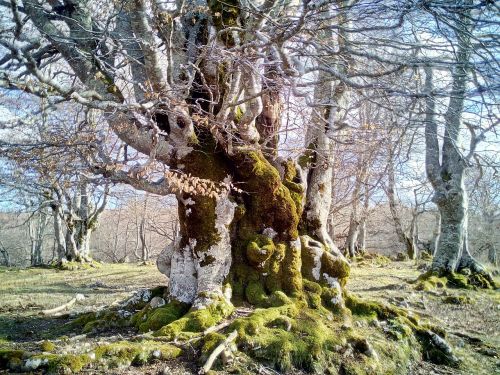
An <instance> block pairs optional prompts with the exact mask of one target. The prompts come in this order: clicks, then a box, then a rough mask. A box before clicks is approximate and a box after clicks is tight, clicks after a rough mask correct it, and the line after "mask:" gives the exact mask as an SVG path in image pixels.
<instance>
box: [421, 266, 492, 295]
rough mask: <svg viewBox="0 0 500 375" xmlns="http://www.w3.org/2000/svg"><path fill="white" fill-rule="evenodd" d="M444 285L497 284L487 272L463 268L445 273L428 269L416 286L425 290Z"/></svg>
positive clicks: (487, 286)
mask: <svg viewBox="0 0 500 375" xmlns="http://www.w3.org/2000/svg"><path fill="white" fill-rule="evenodd" d="M444 287H452V288H460V289H473V288H482V289H494V288H496V285H495V282H494V280H493V278H492V277H491V276H490V275H488V274H487V273H471V272H470V270H468V269H463V270H461V271H460V272H444V273H438V272H435V271H432V270H431V271H428V272H426V273H424V274H422V275H420V276H419V277H418V279H417V282H416V286H415V288H416V289H417V290H423V291H429V290H434V289H436V288H444Z"/></svg>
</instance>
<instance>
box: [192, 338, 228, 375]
mask: <svg viewBox="0 0 500 375" xmlns="http://www.w3.org/2000/svg"><path fill="white" fill-rule="evenodd" d="M236 337H238V331H233V332H231V333H230V334H229V336H227V338H226V339H225V340H224V341H223V342H222V343H221V344H220V345H219V346H217V347H216V348H215V349H214V351H213V352H212V354H210V356H209V357H208V359H207V362H205V364H204V365H203V367H202V368H201V369H200V371H198V374H207V373H208V372H209V371H210V369H211V368H212V366H213V364H214V362H215V360H216V359H217V357H218V356H219V355H220V354H221V353H222V352H223V351H224V350H225V349H226V348H228V347H229V345H230V344H231V343H232V342H233V341H234V340H236Z"/></svg>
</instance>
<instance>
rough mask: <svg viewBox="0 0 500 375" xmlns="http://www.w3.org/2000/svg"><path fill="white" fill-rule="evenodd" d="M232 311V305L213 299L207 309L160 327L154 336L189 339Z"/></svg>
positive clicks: (189, 313) (192, 312)
mask: <svg viewBox="0 0 500 375" xmlns="http://www.w3.org/2000/svg"><path fill="white" fill-rule="evenodd" d="M233 311H234V307H233V305H232V304H231V303H230V302H228V301H226V300H225V299H224V298H223V297H220V298H219V299H218V300H216V299H214V302H212V303H211V304H210V305H208V306H207V307H205V308H203V309H199V310H191V311H189V312H188V313H187V314H185V315H184V316H183V317H182V318H180V319H176V320H174V321H172V322H171V323H169V324H167V325H165V326H163V327H161V328H160V329H158V330H157V331H156V332H155V333H154V336H165V337H167V338H169V339H175V338H180V339H183V338H189V337H191V336H193V335H196V334H199V333H200V332H203V331H204V330H206V329H207V328H210V327H212V326H214V325H216V324H217V323H219V322H220V321H221V320H223V319H224V318H226V317H228V316H229V315H231V314H232V312H233Z"/></svg>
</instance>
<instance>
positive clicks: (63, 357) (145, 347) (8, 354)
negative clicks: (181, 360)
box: [0, 341, 181, 374]
mask: <svg viewBox="0 0 500 375" xmlns="http://www.w3.org/2000/svg"><path fill="white" fill-rule="evenodd" d="M54 349H55V348H54ZM180 354H181V349H179V348H177V347H175V346H172V345H169V344H162V343H158V342H155V341H141V342H128V341H120V342H115V343H108V344H102V345H98V346H95V347H93V348H90V349H87V350H86V351H85V352H84V353H80V354H60V353H46V352H44V353H31V352H26V351H23V350H8V349H3V350H2V349H0V369H8V370H11V371H16V372H18V371H22V372H32V371H40V370H42V371H43V372H47V373H51V374H54V373H55V374H68V373H69V374H71V373H77V372H80V371H82V370H83V369H84V368H86V367H90V366H92V368H95V369H99V370H103V371H105V370H106V369H109V368H126V367H129V366H131V365H144V364H147V363H149V362H151V361H153V360H158V359H160V360H168V359H172V358H176V357H178V356H179V355H180Z"/></svg>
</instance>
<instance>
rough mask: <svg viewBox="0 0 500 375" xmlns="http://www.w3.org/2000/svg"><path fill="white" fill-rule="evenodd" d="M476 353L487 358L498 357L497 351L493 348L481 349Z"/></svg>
mask: <svg viewBox="0 0 500 375" xmlns="http://www.w3.org/2000/svg"><path fill="white" fill-rule="evenodd" d="M478 352H479V353H481V354H484V355H487V356H488V357H496V356H497V355H498V353H497V351H496V350H495V349H493V348H481V349H479V350H478Z"/></svg>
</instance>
